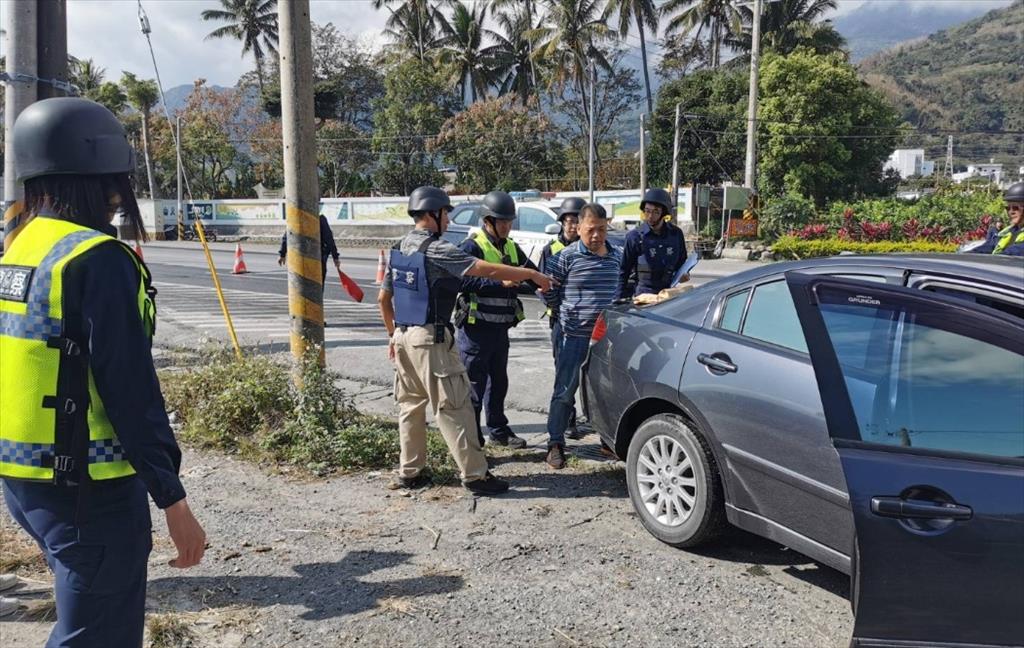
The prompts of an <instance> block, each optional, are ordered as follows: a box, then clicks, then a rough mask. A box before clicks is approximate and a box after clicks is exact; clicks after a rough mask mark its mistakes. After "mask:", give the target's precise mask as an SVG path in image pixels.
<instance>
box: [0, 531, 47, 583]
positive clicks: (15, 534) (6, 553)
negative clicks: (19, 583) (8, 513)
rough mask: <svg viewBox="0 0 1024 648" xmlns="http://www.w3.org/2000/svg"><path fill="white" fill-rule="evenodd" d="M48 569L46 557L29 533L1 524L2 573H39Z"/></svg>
mask: <svg viewBox="0 0 1024 648" xmlns="http://www.w3.org/2000/svg"><path fill="white" fill-rule="evenodd" d="M46 570H47V566H46V558H44V557H43V552H41V551H40V550H39V546H38V545H37V544H36V543H35V541H33V540H32V538H30V537H29V536H28V534H26V533H25V532H24V531H22V530H21V529H18V528H15V527H13V526H10V525H8V524H0V573H3V574H10V573H14V574H33V575H38V574H40V573H44V572H46Z"/></svg>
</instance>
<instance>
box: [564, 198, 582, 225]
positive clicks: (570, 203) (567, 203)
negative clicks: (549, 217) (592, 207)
mask: <svg viewBox="0 0 1024 648" xmlns="http://www.w3.org/2000/svg"><path fill="white" fill-rule="evenodd" d="M586 204H587V201H586V200H583V199H582V198H566V199H565V200H563V201H562V204H561V206H560V207H559V208H558V220H562V218H563V217H565V216H569V215H578V214H579V213H580V210H581V209H583V205H586Z"/></svg>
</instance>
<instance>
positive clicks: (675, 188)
mask: <svg viewBox="0 0 1024 648" xmlns="http://www.w3.org/2000/svg"><path fill="white" fill-rule="evenodd" d="M680 115H681V113H680V105H679V104H676V120H675V122H676V125H675V134H674V135H673V136H672V215H673V216H674V217H675V218H678V217H679V118H680Z"/></svg>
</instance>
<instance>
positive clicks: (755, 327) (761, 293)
mask: <svg viewBox="0 0 1024 648" xmlns="http://www.w3.org/2000/svg"><path fill="white" fill-rule="evenodd" d="M742 334H743V335H745V336H747V337H752V338H755V339H758V340H763V341H765V342H771V343H772V344H778V345H779V346H784V347H787V348H789V349H794V350H796V351H803V352H804V353H806V352H807V343H806V342H805V341H804V332H803V329H801V328H800V320H799V318H797V315H796V308H795V307H794V306H793V297H792V296H791V295H790V294H789V288H788V287H787V286H786V282H785V281H773V282H771V283H766V284H761V285H760V286H757V287H756V288H754V296H753V297H752V298H751V300H750V307H749V308H748V309H747V317H746V319H745V320H744V321H743V331H742Z"/></svg>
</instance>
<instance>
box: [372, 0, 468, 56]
mask: <svg viewBox="0 0 1024 648" xmlns="http://www.w3.org/2000/svg"><path fill="white" fill-rule="evenodd" d="M452 3H453V0H445V4H452ZM393 4H398V5H399V7H398V8H397V9H392V8H391V7H390V5H393ZM373 7H374V9H380V8H381V7H384V8H386V9H387V10H388V11H390V12H391V16H389V17H388V21H387V23H386V25H387V29H385V30H384V33H385V34H387V35H388V36H389V37H390V38H391V40H392V41H394V42H395V43H396V44H398V45H399V46H401V47H403V48H404V49H407V50H409V51H410V52H412V53H414V54H415V55H416V57H417V58H418V59H419V60H420V62H424V61H426V60H427V55H428V54H429V53H430V51H431V50H432V49H434V48H435V47H437V46H438V42H439V40H440V37H441V34H440V31H441V24H442V23H443V22H444V15H442V14H441V10H440V7H439V5H437V4H434V3H433V2H431V0H373Z"/></svg>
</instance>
